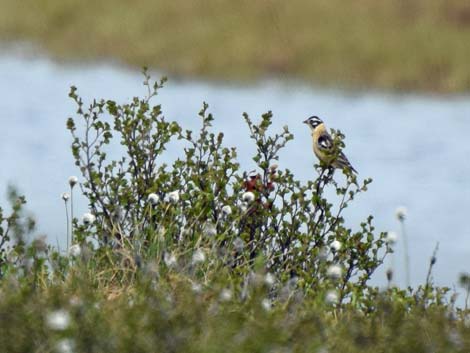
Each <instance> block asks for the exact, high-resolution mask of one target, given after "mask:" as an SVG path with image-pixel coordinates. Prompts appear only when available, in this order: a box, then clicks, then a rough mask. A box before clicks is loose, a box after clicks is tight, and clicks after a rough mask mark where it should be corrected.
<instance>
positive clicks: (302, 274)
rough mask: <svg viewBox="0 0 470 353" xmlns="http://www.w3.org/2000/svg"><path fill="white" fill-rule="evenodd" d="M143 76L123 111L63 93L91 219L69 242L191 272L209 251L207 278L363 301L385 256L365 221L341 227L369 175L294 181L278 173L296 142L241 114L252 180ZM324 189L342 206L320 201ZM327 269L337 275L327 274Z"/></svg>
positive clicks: (218, 140) (266, 121) (206, 119)
mask: <svg viewBox="0 0 470 353" xmlns="http://www.w3.org/2000/svg"><path fill="white" fill-rule="evenodd" d="M144 75H145V81H144V85H145V86H146V87H147V89H148V94H147V95H146V96H145V97H144V98H138V97H135V98H133V99H132V100H131V102H129V103H126V104H119V103H117V102H114V101H111V100H108V101H105V100H100V101H96V100H95V101H93V102H92V103H91V104H89V105H88V106H87V107H85V104H84V103H83V101H82V99H81V98H80V97H79V95H78V94H77V89H76V88H75V87H72V89H71V91H70V97H71V98H72V99H73V100H74V101H75V103H76V104H77V114H76V117H75V118H69V119H68V121H67V128H68V129H69V130H70V132H71V134H72V137H73V145H72V152H73V156H74V158H75V163H76V165H77V166H78V167H79V168H80V171H81V173H82V176H83V179H84V182H83V183H82V185H81V186H82V190H83V193H84V195H85V196H86V197H87V199H88V201H89V207H90V210H91V212H92V213H93V214H94V216H96V221H95V222H94V223H93V225H92V227H90V226H89V225H82V226H79V227H78V228H77V229H76V234H75V237H76V239H77V240H78V241H79V242H84V241H85V240H86V239H87V236H91V237H94V238H96V240H97V241H98V242H99V244H100V246H104V247H106V246H117V247H119V248H131V249H132V251H133V252H134V258H139V259H141V258H143V259H145V260H146V261H147V260H149V259H152V260H153V261H156V262H157V263H162V262H164V256H169V255H168V254H177V255H178V257H179V255H185V254H186V255H187V256H182V258H181V261H183V262H184V263H185V264H186V267H188V268H190V267H191V256H190V254H192V253H193V252H194V251H196V250H198V251H202V252H203V253H207V254H209V253H210V256H211V259H212V260H211V261H210V262H209V263H210V265H209V264H208V266H210V267H211V269H212V270H216V269H219V268H226V269H229V273H231V274H234V275H240V274H242V275H245V276H246V275H247V274H248V273H250V272H251V271H253V270H254V269H256V268H257V266H258V268H259V267H260V266H261V267H262V268H263V270H264V271H267V272H270V273H272V274H274V275H275V276H276V278H278V279H279V280H280V281H281V282H282V283H285V282H287V281H295V282H296V286H298V287H299V288H302V289H303V291H304V292H305V293H309V292H315V293H319V292H320V293H322V295H324V294H325V293H326V292H324V291H325V290H326V289H328V290H333V289H335V290H338V293H337V295H338V296H339V297H338V301H339V302H340V303H342V302H344V301H349V302H352V303H358V301H360V300H361V298H362V297H363V296H364V295H366V291H365V288H366V284H367V281H368V280H369V279H370V277H371V275H372V274H373V273H374V271H375V270H376V268H377V267H378V266H379V265H380V264H381V263H382V261H383V258H384V256H385V255H386V254H387V253H388V252H389V251H390V248H388V247H387V245H386V243H385V241H384V237H385V233H375V229H374V226H373V224H372V219H373V218H372V216H370V217H368V218H367V220H365V221H364V222H363V223H361V224H360V229H358V230H357V231H353V230H352V229H350V228H347V227H346V226H345V225H344V218H343V211H344V209H345V208H346V207H348V205H349V204H350V203H351V202H352V201H353V200H354V198H355V197H356V196H357V195H358V194H359V193H361V192H364V191H366V190H367V185H368V184H369V183H370V182H371V179H366V180H364V181H363V182H362V183H359V182H358V181H357V178H356V176H355V175H352V174H351V173H350V172H348V171H346V170H344V171H343V174H344V178H342V182H337V181H335V179H334V178H333V174H332V171H331V170H330V169H328V167H327V166H318V165H317V166H316V169H317V170H318V172H319V176H318V178H317V179H316V180H312V181H308V182H307V183H302V182H300V181H299V180H297V179H296V178H295V177H294V175H293V174H292V172H291V171H290V170H288V169H283V168H282V165H281V167H279V166H278V154H279V151H280V150H281V149H282V148H284V147H285V146H286V144H287V143H288V142H289V141H290V140H292V139H293V135H292V134H291V133H290V132H289V129H288V127H287V126H285V127H284V129H283V131H281V132H278V133H274V134H272V133H270V125H271V122H272V118H273V117H272V114H271V112H268V113H266V114H264V115H262V117H261V120H260V121H259V122H258V123H255V122H253V121H252V119H251V118H250V117H249V116H248V114H244V120H245V122H246V124H247V126H248V130H249V137H250V138H251V140H252V141H253V144H254V146H255V147H256V150H255V154H254V157H253V160H254V161H255V162H256V164H257V170H255V171H253V172H250V173H247V172H246V171H244V170H243V168H242V167H241V166H240V162H238V161H237V159H236V158H237V153H236V149H235V148H229V147H226V146H225V145H224V141H223V137H224V135H223V134H222V133H217V132H214V131H212V129H211V122H212V121H213V119H214V118H213V116H212V114H210V113H209V110H208V105H207V104H206V103H204V104H203V107H202V109H201V111H200V112H199V119H200V121H201V129H200V131H199V132H197V133H194V132H193V131H190V130H184V128H183V127H181V126H180V125H179V124H178V123H176V122H175V121H167V120H166V119H165V118H164V116H163V114H162V109H161V106H160V105H153V104H152V102H153V99H155V97H156V96H157V95H158V92H159V90H160V89H161V88H162V87H163V84H164V82H165V80H164V79H162V80H161V81H159V82H153V81H151V78H150V76H149V75H148V73H147V72H146V71H144ZM334 133H335V141H336V143H337V145H338V146H340V145H342V146H344V144H343V138H344V136H343V135H342V134H341V133H340V132H339V131H335V132H334ZM175 139H176V140H180V141H181V142H182V143H183V144H184V148H183V149H182V151H183V153H182V154H181V155H180V157H178V158H177V159H176V160H174V162H173V163H172V165H171V166H170V165H167V164H165V163H162V162H161V161H160V159H161V156H162V154H163V153H164V151H165V149H166V147H167V145H168V143H169V142H170V141H172V140H175ZM117 142H119V143H120V145H121V146H122V147H123V155H122V156H121V157H119V158H116V159H110V158H109V157H108V154H107V148H108V147H109V146H110V145H111V144H113V143H117ZM329 188H330V189H333V190H335V191H336V194H337V195H338V199H337V200H334V201H329V200H327V199H326V197H325V190H327V189H329ZM224 208H225V211H224ZM228 209H230V211H228ZM139 261H140V260H139ZM332 266H336V274H335V275H334V276H331V273H329V270H328V269H329V268H331V267H332ZM242 277H243V276H242ZM236 278H240V277H237V276H235V277H234V279H235V280H236ZM322 291H323V292H322Z"/></svg>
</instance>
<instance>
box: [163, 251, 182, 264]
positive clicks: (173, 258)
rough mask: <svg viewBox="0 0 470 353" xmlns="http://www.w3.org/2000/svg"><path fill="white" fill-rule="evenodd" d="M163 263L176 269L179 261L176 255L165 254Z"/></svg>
mask: <svg viewBox="0 0 470 353" xmlns="http://www.w3.org/2000/svg"><path fill="white" fill-rule="evenodd" d="M163 261H164V262H165V265H167V266H168V267H174V266H176V264H177V263H178V260H177V258H176V256H175V255H174V254H170V253H165V255H164V256H163Z"/></svg>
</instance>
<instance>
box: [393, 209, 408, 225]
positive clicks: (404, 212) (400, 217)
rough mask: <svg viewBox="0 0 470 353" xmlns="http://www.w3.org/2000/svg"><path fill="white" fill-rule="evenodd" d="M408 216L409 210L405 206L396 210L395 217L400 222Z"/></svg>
mask: <svg viewBox="0 0 470 353" xmlns="http://www.w3.org/2000/svg"><path fill="white" fill-rule="evenodd" d="M407 214H408V210H407V209H406V207H405V206H400V207H397V209H396V210H395V216H396V217H397V218H398V220H399V221H400V222H403V221H404V220H405V218H406V216H407Z"/></svg>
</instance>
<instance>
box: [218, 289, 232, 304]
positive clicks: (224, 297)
mask: <svg viewBox="0 0 470 353" xmlns="http://www.w3.org/2000/svg"><path fill="white" fill-rule="evenodd" d="M231 299H232V291H231V290H230V289H227V288H225V289H222V291H221V292H220V300H221V301H223V302H228V301H229V300H231Z"/></svg>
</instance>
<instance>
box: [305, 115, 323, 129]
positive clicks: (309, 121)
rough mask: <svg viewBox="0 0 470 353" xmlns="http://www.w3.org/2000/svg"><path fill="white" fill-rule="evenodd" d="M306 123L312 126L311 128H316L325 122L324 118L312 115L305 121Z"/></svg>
mask: <svg viewBox="0 0 470 353" xmlns="http://www.w3.org/2000/svg"><path fill="white" fill-rule="evenodd" d="M304 124H307V125H308V126H310V128H312V129H315V128H316V127H317V126H319V125H321V124H323V120H321V119H320V118H319V117H318V116H315V115H314V116H311V117H310V118H308V119H307V120H305V121H304Z"/></svg>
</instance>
